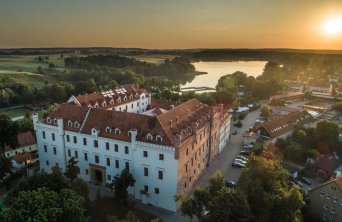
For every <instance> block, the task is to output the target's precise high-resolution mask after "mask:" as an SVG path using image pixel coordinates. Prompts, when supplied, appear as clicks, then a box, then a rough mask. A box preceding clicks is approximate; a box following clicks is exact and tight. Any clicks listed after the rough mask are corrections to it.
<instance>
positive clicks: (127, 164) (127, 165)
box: [125, 162, 129, 170]
mask: <svg viewBox="0 0 342 222" xmlns="http://www.w3.org/2000/svg"><path fill="white" fill-rule="evenodd" d="M125 167H126V169H127V170H129V162H126V163H125Z"/></svg>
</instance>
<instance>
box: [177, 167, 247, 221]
mask: <svg viewBox="0 0 342 222" xmlns="http://www.w3.org/2000/svg"><path fill="white" fill-rule="evenodd" d="M176 200H177V201H180V202H181V206H180V210H181V212H182V213H183V214H184V215H187V216H189V217H190V218H191V219H192V218H193V217H194V216H196V217H197V218H198V219H199V220H201V221H212V222H221V221H222V222H223V221H249V220H250V219H251V212H250V208H249V205H248V203H247V199H246V196H244V195H243V194H242V193H241V192H240V191H239V190H237V189H231V188H227V187H226V186H225V183H224V177H223V175H222V173H221V172H219V171H217V172H216V173H215V175H214V176H213V177H212V178H211V179H210V180H209V184H208V186H207V187H205V188H196V189H195V190H194V191H193V193H192V194H191V195H190V196H184V195H178V196H177V197H176Z"/></svg>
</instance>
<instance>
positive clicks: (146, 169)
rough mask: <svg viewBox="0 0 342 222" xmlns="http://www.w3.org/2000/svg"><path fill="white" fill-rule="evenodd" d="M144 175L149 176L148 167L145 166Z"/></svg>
mask: <svg viewBox="0 0 342 222" xmlns="http://www.w3.org/2000/svg"><path fill="white" fill-rule="evenodd" d="M144 176H145V177H147V176H148V168H147V167H144Z"/></svg>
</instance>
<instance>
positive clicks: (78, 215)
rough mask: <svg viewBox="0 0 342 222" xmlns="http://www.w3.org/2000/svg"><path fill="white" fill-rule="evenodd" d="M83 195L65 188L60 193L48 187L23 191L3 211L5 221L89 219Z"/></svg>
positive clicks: (74, 220)
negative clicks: (86, 214)
mask: <svg viewBox="0 0 342 222" xmlns="http://www.w3.org/2000/svg"><path fill="white" fill-rule="evenodd" d="M83 204H84V199H83V197H81V196H79V195H77V194H76V193H75V192H74V191H73V190H69V189H63V190H61V192H60V194H58V193H57V192H55V191H52V190H49V189H48V188H46V187H43V188H38V189H37V190H28V191H22V192H20V193H19V195H18V197H16V198H14V199H13V200H12V202H11V204H10V205H9V206H8V208H6V209H5V211H4V212H3V220H4V221H5V222H26V221H42V222H54V221H56V222H57V221H71V222H78V221H82V222H85V221H88V218H87V217H86V216H85V209H84V207H83Z"/></svg>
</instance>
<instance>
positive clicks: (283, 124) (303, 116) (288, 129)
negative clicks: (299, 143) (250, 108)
mask: <svg viewBox="0 0 342 222" xmlns="http://www.w3.org/2000/svg"><path fill="white" fill-rule="evenodd" d="M313 123H314V118H313V117H312V116H311V115H310V114H309V113H308V112H306V111H305V110H302V111H299V112H296V113H291V114H289V115H287V116H283V117H279V118H273V119H270V120H268V121H266V122H264V123H262V124H258V125H256V126H255V131H256V132H257V133H258V135H259V137H260V138H262V139H264V140H271V141H272V142H273V143H275V142H276V140H277V139H278V138H286V137H287V136H289V135H290V134H291V133H292V131H293V129H294V127H295V126H301V127H308V126H309V125H311V124H313Z"/></svg>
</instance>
